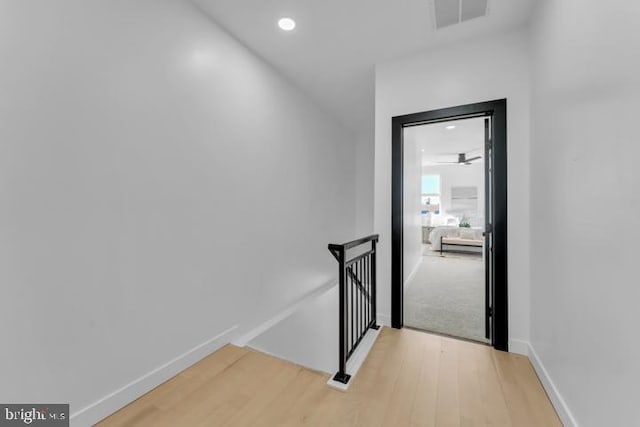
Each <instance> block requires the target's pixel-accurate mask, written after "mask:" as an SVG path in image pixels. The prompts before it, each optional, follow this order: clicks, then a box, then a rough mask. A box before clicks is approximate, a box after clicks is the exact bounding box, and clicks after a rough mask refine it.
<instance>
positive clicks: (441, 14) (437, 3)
mask: <svg viewBox="0 0 640 427" xmlns="http://www.w3.org/2000/svg"><path fill="white" fill-rule="evenodd" d="M488 2H489V0H434V3H433V6H434V9H435V17H436V28H438V29H440V28H444V27H448V26H449V25H455V24H459V23H460V22H464V21H468V20H470V19H474V18H479V17H481V16H485V15H486V14H487V3H488Z"/></svg>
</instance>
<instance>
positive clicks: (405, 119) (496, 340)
mask: <svg viewBox="0 0 640 427" xmlns="http://www.w3.org/2000/svg"><path fill="white" fill-rule="evenodd" d="M483 116H484V117H486V116H490V117H491V118H492V120H491V123H492V132H491V134H492V140H491V144H492V150H491V153H492V156H493V159H492V160H493V162H492V163H493V166H494V168H493V171H492V172H493V174H494V175H493V182H494V188H493V201H494V202H493V203H494V205H493V208H494V210H493V216H494V222H493V257H494V263H495V264H494V265H495V270H494V282H493V289H492V290H493V292H492V301H491V306H492V321H491V329H492V331H491V332H492V334H491V344H492V345H493V347H495V348H496V349H497V350H503V351H508V341H509V335H508V331H509V329H508V323H509V316H508V297H507V295H508V294H507V279H508V276H507V100H506V99H498V100H493V101H487V102H479V103H475V104H467V105H460V106H457V107H450V108H443V109H439V110H432V111H425V112H422V113H414V114H407V115H404V116H396V117H393V118H392V129H391V133H392V138H391V234H392V237H391V326H392V327H394V328H402V327H403V325H404V320H403V314H404V301H403V298H404V295H403V271H402V257H403V254H402V251H403V237H402V233H403V212H402V210H403V206H402V199H403V183H402V181H403V168H404V165H403V158H404V141H403V129H404V128H406V127H410V126H417V125H422V124H429V123H437V122H442V121H451V120H461V119H465V118H470V117H483Z"/></svg>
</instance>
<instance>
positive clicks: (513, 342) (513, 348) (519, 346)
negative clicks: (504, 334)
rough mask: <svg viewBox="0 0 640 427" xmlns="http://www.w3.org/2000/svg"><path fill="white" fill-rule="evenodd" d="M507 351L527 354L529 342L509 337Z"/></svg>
mask: <svg viewBox="0 0 640 427" xmlns="http://www.w3.org/2000/svg"><path fill="white" fill-rule="evenodd" d="M509 352H510V353H517V354H522V355H523V356H529V343H528V342H527V341H524V340H517V339H512V338H510V339H509Z"/></svg>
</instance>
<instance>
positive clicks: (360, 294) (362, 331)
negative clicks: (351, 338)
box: [358, 259, 364, 338]
mask: <svg viewBox="0 0 640 427" xmlns="http://www.w3.org/2000/svg"><path fill="white" fill-rule="evenodd" d="M358 274H359V275H360V277H359V279H360V293H359V294H358V296H359V298H358V302H359V306H358V324H359V325H360V338H362V335H364V324H363V323H362V309H363V307H364V304H363V301H362V298H364V292H363V290H364V287H363V286H362V259H361V260H360V261H358Z"/></svg>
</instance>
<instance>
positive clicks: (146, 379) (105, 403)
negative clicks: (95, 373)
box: [70, 326, 237, 427]
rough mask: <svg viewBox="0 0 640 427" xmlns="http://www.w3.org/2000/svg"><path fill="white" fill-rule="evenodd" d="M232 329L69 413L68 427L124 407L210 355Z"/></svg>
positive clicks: (86, 423) (78, 426)
mask: <svg viewBox="0 0 640 427" xmlns="http://www.w3.org/2000/svg"><path fill="white" fill-rule="evenodd" d="M236 328H237V326H233V327H231V328H229V329H227V330H226V331H224V332H222V333H220V334H218V335H216V336H215V337H213V338H211V339H210V340H208V341H206V342H204V343H202V344H200V345H198V346H196V347H194V348H192V349H191V350H189V351H187V352H186V353H183V354H181V355H180V356H178V357H176V358H174V359H172V360H170V361H168V362H167V363H165V364H164V365H162V366H160V367H158V368H156V369H154V370H153V371H151V372H149V373H147V374H145V375H143V376H141V377H140V378H138V379H136V380H134V381H132V382H130V383H129V384H127V385H125V386H124V387H121V388H119V389H118V390H116V391H114V392H112V393H110V394H108V395H107V396H105V397H103V398H102V399H100V400H98V401H97V402H94V403H92V404H91V405H89V406H87V407H85V408H83V409H80V410H79V411H76V412H74V413H72V414H71V417H70V423H71V426H74V427H86V426H91V425H94V424H96V423H97V422H98V421H100V420H102V419H104V418H106V417H107V416H109V415H111V414H113V413H114V412H116V411H117V410H118V409H120V408H122V407H124V406H126V405H128V404H129V403H131V402H133V401H134V400H136V399H137V398H139V397H140V396H142V395H143V394H145V393H147V392H149V391H151V390H153V389H154V388H155V387H157V386H159V385H160V384H162V383H163V382H165V381H167V380H168V379H170V378H172V377H174V376H175V375H177V374H178V373H180V372H182V371H183V370H185V369H187V368H188V367H189V366H191V365H193V364H194V363H196V362H198V361H200V360H201V359H203V358H205V357H206V356H208V355H210V354H211V353H213V352H214V351H216V350H218V349H219V348H221V347H222V346H224V345H225V344H228V343H229V342H230V341H231V338H232V334H233V332H234V331H235V330H236Z"/></svg>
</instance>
